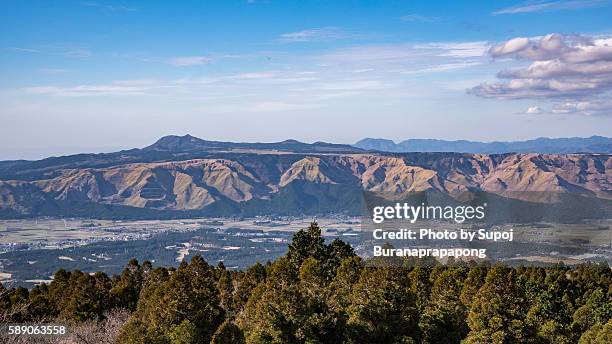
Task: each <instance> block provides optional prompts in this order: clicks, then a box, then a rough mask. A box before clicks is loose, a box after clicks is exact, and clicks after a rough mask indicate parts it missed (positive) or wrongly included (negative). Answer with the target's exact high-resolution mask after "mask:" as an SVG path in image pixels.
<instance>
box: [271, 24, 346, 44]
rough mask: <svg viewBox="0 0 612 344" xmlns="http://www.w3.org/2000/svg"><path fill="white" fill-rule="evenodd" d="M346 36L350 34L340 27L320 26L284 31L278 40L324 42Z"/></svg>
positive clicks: (286, 41)
mask: <svg viewBox="0 0 612 344" xmlns="http://www.w3.org/2000/svg"><path fill="white" fill-rule="evenodd" d="M346 37H348V35H347V34H346V33H345V32H344V31H342V30H341V29H340V28H337V27H320V28H312V29H305V30H301V31H296V32H288V33H284V34H282V35H280V36H279V37H278V41H279V42H283V43H296V42H322V41H333V40H337V39H341V38H346Z"/></svg>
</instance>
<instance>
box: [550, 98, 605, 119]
mask: <svg viewBox="0 0 612 344" xmlns="http://www.w3.org/2000/svg"><path fill="white" fill-rule="evenodd" d="M552 113H554V114H582V115H587V116H598V115H599V116H601V115H612V103H611V102H610V101H609V100H595V101H568V102H565V103H561V104H556V105H555V106H553V109H552Z"/></svg>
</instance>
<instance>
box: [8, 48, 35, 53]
mask: <svg viewBox="0 0 612 344" xmlns="http://www.w3.org/2000/svg"><path fill="white" fill-rule="evenodd" d="M6 50H10V51H16V52H20V53H32V54H36V53H40V50H37V49H30V48H20V47H9V48H6Z"/></svg>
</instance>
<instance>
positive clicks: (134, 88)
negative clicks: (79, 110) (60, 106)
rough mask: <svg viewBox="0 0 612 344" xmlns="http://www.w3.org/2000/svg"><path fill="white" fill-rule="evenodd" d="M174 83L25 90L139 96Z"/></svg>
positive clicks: (31, 91) (64, 94)
mask: <svg viewBox="0 0 612 344" xmlns="http://www.w3.org/2000/svg"><path fill="white" fill-rule="evenodd" d="M172 87H174V86H172V85H162V84H155V83H142V82H141V83H131V82H129V81H125V82H115V83H112V84H100V85H78V86H72V87H60V86H39V87H26V88H24V89H23V91H24V92H26V93H29V94H36V95H47V96H58V97H88V96H138V95H145V94H147V92H148V91H152V90H156V89H162V88H172Z"/></svg>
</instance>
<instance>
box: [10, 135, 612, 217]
mask: <svg viewBox="0 0 612 344" xmlns="http://www.w3.org/2000/svg"><path fill="white" fill-rule="evenodd" d="M330 152H333V153H334V154H330ZM611 183H612V156H611V155H609V154H540V153H529V154H520V153H519V154H466V153H385V152H366V151H362V150H358V149H356V148H355V149H352V148H351V147H348V146H344V145H334V144H328V143H315V144H305V143H300V142H297V141H293V140H289V141H283V142H279V143H229V142H214V141H205V140H201V139H198V138H195V137H192V136H180V137H179V136H167V137H164V138H162V139H160V140H159V141H157V142H156V143H155V144H153V145H151V146H148V147H146V148H143V149H132V150H125V151H121V152H116V153H106V154H79V155H72V156H65V157H54V158H47V159H43V160H39V161H5V162H0V218H20V217H34V216H69V217H93V218H96V217H98V218H160V217H176V218H179V217H190V216H210V215H215V216H219V215H232V216H233V215H242V216H251V215H261V214H294V215H299V214H322V213H338V212H347V213H351V214H359V213H360V211H361V209H362V208H361V205H362V203H361V202H362V200H363V197H364V193H373V194H376V197H383V198H387V199H398V198H402V197H406V196H408V195H410V194H412V193H415V192H433V193H437V194H441V195H447V196H450V197H453V196H454V195H457V194H458V193H462V192H468V191H470V192H471V191H477V192H484V193H486V194H490V195H493V196H495V197H501V198H503V199H512V200H513V201H512V202H515V201H516V200H524V199H522V198H521V195H524V194H525V193H526V192H527V193H530V194H532V195H533V194H536V195H537V194H538V193H548V192H550V193H560V194H563V195H576V196H580V197H581V199H580V200H579V201H578V203H577V204H578V205H583V206H584V207H586V208H587V209H591V208H593V206H591V205H589V204H588V203H586V202H585V199H587V198H589V199H593V198H598V199H604V200H606V202H608V203H607V204H610V203H611V202H612V201H610V199H612V184H611ZM504 202H506V201H504ZM531 207H532V205H531V203H530V205H529V206H528V208H526V209H528V210H530V209H532V208H531ZM541 207H543V206H541ZM545 209H548V208H546V207H545ZM565 212H567V213H568V214H571V213H572V211H567V210H563V211H562V212H561V215H563V213H565ZM543 213H546V214H549V215H550V216H557V215H556V213H547V212H543ZM551 214H552V215H551Z"/></svg>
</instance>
